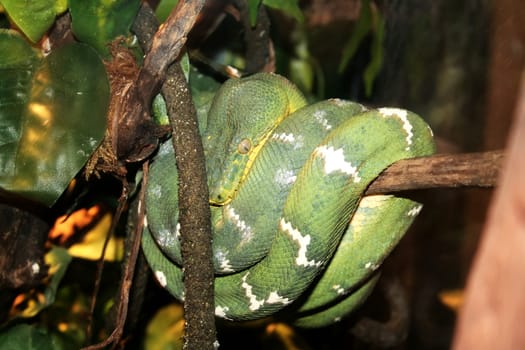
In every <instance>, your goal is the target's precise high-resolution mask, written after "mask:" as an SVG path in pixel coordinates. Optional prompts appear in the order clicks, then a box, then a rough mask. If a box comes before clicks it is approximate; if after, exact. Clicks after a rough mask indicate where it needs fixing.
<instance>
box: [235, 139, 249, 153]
mask: <svg viewBox="0 0 525 350" xmlns="http://www.w3.org/2000/svg"><path fill="white" fill-rule="evenodd" d="M251 149H252V142H251V141H250V139H242V140H241V142H239V145H238V146H237V151H238V152H239V153H240V154H246V153H248V152H250V150H251Z"/></svg>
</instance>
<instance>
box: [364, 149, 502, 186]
mask: <svg viewBox="0 0 525 350" xmlns="http://www.w3.org/2000/svg"><path fill="white" fill-rule="evenodd" d="M502 162H503V151H492V152H481V153H464V154H445V155H441V154H439V155H434V156H430V157H422V158H414V159H406V160H400V161H398V162H396V163H394V164H392V165H391V166H390V167H389V168H387V169H386V170H385V171H383V172H382V173H381V174H380V175H379V177H377V178H376V179H375V180H374V182H373V183H372V184H371V185H370V187H369V188H368V190H367V192H366V194H367V195H371V194H381V193H388V192H399V191H406V190H415V189H425V188H447V187H448V188H455V187H492V186H494V185H495V184H496V181H497V179H498V174H499V171H500V169H501V164H502Z"/></svg>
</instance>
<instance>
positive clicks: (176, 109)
mask: <svg viewBox="0 0 525 350" xmlns="http://www.w3.org/2000/svg"><path fill="white" fill-rule="evenodd" d="M203 4H204V1H186V2H179V6H178V7H177V8H176V9H175V10H174V11H173V12H172V13H171V14H170V17H169V18H168V19H167V21H166V22H165V23H164V24H163V25H162V26H161V27H160V29H159V31H157V33H156V34H155V36H154V37H153V43H152V44H151V49H150V51H149V53H148V55H147V56H146V59H145V62H144V67H143V69H142V70H141V74H140V75H139V79H145V80H144V81H143V82H144V83H146V84H151V86H150V87H151V89H152V90H150V91H156V88H157V86H160V85H156V84H162V83H164V84H163V86H162V93H163V95H164V97H165V99H166V101H167V105H168V115H169V118H170V123H171V126H172V130H173V132H172V136H173V138H172V141H173V147H174V149H175V158H176V161H177V168H178V171H179V211H180V216H179V222H180V226H181V237H180V241H181V251H182V259H183V265H184V286H185V292H184V293H185V301H184V311H185V315H184V316H185V317H184V318H185V321H186V328H185V344H184V348H185V349H213V348H214V346H215V340H216V338H215V314H214V296H213V278H214V275H213V264H212V259H211V256H212V251H211V224H210V207H209V204H208V197H209V196H208V186H207V182H206V168H205V164H204V150H203V148H202V143H201V139H200V136H199V133H198V127H197V117H196V111H195V107H194V105H193V102H192V98H191V95H190V92H189V87H188V85H187V82H186V80H185V78H184V74H183V73H182V70H181V68H180V65H179V64H178V62H175V63H174V64H171V63H172V61H173V60H174V59H175V58H176V57H178V56H179V52H180V49H181V47H182V45H183V44H184V42H185V41H186V35H187V33H188V31H189V30H190V29H191V27H192V26H193V23H194V22H195V19H196V16H197V14H198V13H199V11H200V9H201V8H202V6H203ZM138 21H141V22H142V24H143V27H142V28H136V27H135V28H134V31H135V32H136V33H137V35H138V34H139V33H140V34H141V35H142V36H143V37H139V40H140V41H141V43H142V45H143V47H146V48H147V47H148V40H147V39H148V38H150V37H151V34H150V33H151V28H156V27H157V24H156V23H155V20H154V15H153V13H152V11H151V9H149V8H148V7H146V6H143V7H142V8H141V11H140V13H139V16H138V18H137V22H138ZM146 27H149V29H148V28H146ZM141 29H142V30H141ZM170 64H171V65H170ZM166 76H167V77H168V78H167V80H166V81H164V77H166ZM148 79H152V80H148ZM145 94H146V95H143V98H144V99H145V101H148V102H149V101H151V98H152V97H153V95H147V94H148V93H147V92H145Z"/></svg>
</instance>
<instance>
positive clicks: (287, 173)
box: [274, 169, 297, 185]
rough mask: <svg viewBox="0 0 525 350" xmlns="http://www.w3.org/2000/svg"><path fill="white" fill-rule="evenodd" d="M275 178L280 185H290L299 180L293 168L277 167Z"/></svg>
mask: <svg viewBox="0 0 525 350" xmlns="http://www.w3.org/2000/svg"><path fill="white" fill-rule="evenodd" d="M274 180H275V182H277V183H278V184H279V185H290V184H293V183H294V182H295V180H297V176H296V175H295V172H294V171H293V170H287V169H277V171H276V172H275V177H274Z"/></svg>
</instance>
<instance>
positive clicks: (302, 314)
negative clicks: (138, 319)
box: [142, 73, 434, 327]
mask: <svg viewBox="0 0 525 350" xmlns="http://www.w3.org/2000/svg"><path fill="white" fill-rule="evenodd" d="M200 126H201V130H202V138H203V145H204V148H205V154H206V167H207V171H208V184H209V187H210V204H211V205H212V207H211V209H212V225H213V231H214V232H213V252H214V265H215V270H216V278H215V305H216V315H217V316H220V317H222V318H225V319H229V320H252V319H257V318H262V317H266V316H269V315H272V314H274V313H276V312H278V311H279V310H281V309H283V308H284V307H285V306H288V308H287V310H289V311H290V312H289V313H288V314H291V315H292V316H291V317H293V319H294V322H295V323H296V324H297V325H299V326H304V327H320V326H325V325H328V324H330V323H333V322H335V321H338V320H340V319H341V318H342V317H343V316H345V315H346V314H348V313H349V312H350V311H351V310H353V309H354V308H355V307H356V306H358V305H359V304H360V303H362V302H363V301H364V300H365V298H366V297H367V296H368V294H369V293H370V291H371V290H372V288H373V286H374V285H375V282H376V281H377V278H378V276H379V272H378V271H379V270H378V269H379V267H380V265H381V263H382V262H383V260H384V259H385V257H386V256H387V255H388V254H389V253H390V251H391V250H392V249H393V247H394V246H395V245H396V244H397V242H398V241H399V240H400V238H401V237H402V236H403V234H404V233H405V231H406V230H407V229H408V227H409V226H410V224H411V222H412V221H413V219H414V217H415V216H417V214H418V213H419V211H420V209H421V205H420V204H419V203H415V202H413V201H411V200H408V199H405V198H399V197H395V196H393V195H375V196H367V197H363V193H364V192H365V190H366V189H367V187H368V185H369V184H370V182H372V181H373V180H374V179H375V178H376V177H377V175H378V174H379V173H381V172H382V171H383V170H384V169H385V168H387V167H388V166H389V165H391V164H392V163H394V162H396V161H397V160H400V159H404V158H413V157H418V156H424V155H429V154H431V153H433V152H434V143H433V139H432V132H431V130H430V128H429V127H428V126H427V124H426V123H425V122H424V121H423V120H422V119H421V118H419V117H418V116H417V115H415V114H413V113H411V112H408V111H406V110H401V109H394V108H380V109H376V110H367V109H366V108H365V107H363V106H362V105H360V104H356V103H352V102H347V101H342V100H337V99H332V100H326V101H322V102H319V103H315V104H312V105H306V101H305V99H304V97H303V96H302V95H301V93H300V92H299V91H298V90H297V88H296V87H294V86H293V85H292V84H291V83H290V82H288V81H287V80H286V79H284V78H282V77H280V76H278V75H274V74H267V73H260V74H256V75H254V76H252V77H249V78H244V79H238V80H229V81H227V82H226V83H225V84H223V86H222V87H221V89H220V90H219V92H218V93H217V94H216V96H215V98H214V100H213V103H212V105H211V108H210V111H209V114H208V116H207V120H201V121H200ZM149 176H150V177H149V185H148V188H147V195H146V213H147V214H146V215H147V216H146V217H147V226H146V230H145V232H144V235H143V242H142V243H143V250H144V253H145V255H146V258H147V260H148V262H149V263H150V265H151V267H152V269H153V270H154V272H155V275H156V277H157V279H158V280H159V282H160V283H161V284H162V285H163V287H165V288H166V289H167V290H168V291H170V292H171V293H172V294H173V295H174V296H175V297H177V298H178V299H180V300H183V299H184V295H183V285H182V269H181V267H180V266H181V257H180V248H179V243H178V238H177V236H178V205H177V202H178V200H177V191H178V187H177V168H176V165H175V161H174V156H173V149H172V147H171V142H166V143H165V144H163V145H162V146H161V149H160V151H159V154H158V155H157V157H156V159H155V161H154V162H153V164H152V166H151V169H150V175H149Z"/></svg>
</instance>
